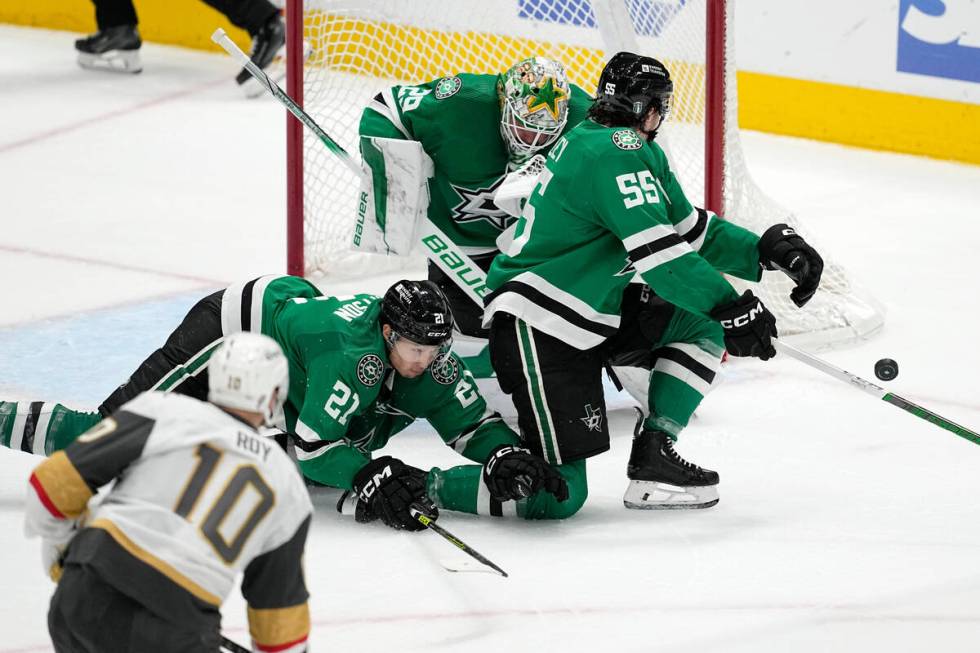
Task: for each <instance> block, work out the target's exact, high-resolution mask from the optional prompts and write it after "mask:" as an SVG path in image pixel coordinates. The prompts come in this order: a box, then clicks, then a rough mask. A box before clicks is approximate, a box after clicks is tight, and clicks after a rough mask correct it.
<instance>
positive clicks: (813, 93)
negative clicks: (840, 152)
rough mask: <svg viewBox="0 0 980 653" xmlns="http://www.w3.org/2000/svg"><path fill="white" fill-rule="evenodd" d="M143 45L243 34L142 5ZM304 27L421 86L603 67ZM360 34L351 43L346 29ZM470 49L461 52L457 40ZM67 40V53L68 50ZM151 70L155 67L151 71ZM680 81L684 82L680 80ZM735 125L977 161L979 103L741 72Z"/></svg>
mask: <svg viewBox="0 0 980 653" xmlns="http://www.w3.org/2000/svg"><path fill="white" fill-rule="evenodd" d="M137 11H138V13H139V18H140V33H141V35H142V36H143V38H144V40H147V41H153V42H157V43H168V44H173V45H181V46H184V47H189V48H195V49H201V50H209V51H218V47H217V46H216V45H215V44H213V43H212V42H211V40H210V35H211V33H212V32H213V31H214V30H215V28H217V27H224V28H225V29H226V30H227V31H228V33H229V34H230V35H231V37H232V39H233V40H234V41H235V42H236V43H237V44H238V45H239V46H240V47H242V48H243V49H245V50H246V51H247V50H248V48H249V38H248V35H247V34H246V33H245V32H244V31H242V30H240V29H237V28H234V27H232V26H231V25H230V24H229V23H228V21H227V19H226V18H225V17H224V16H222V15H221V14H220V13H218V12H217V11H215V10H213V9H211V8H210V7H208V6H207V5H205V4H204V3H203V2H200V1H198V0H141V1H140V2H138V3H137ZM0 22H7V23H14V24H19V25H31V26H36V27H46V28H52V29H64V30H71V31H75V32H91V31H94V29H95V14H94V9H93V6H92V5H91V4H89V3H88V2H84V1H82V0H74V1H73V2H65V0H33V1H32V2H28V3H24V2H7V3H2V4H0ZM305 22H306V28H307V34H309V33H310V28H311V27H313V26H317V25H323V24H327V25H328V28H327V30H326V31H325V32H323V35H322V37H321V40H320V42H318V43H314V44H313V45H314V52H319V53H329V54H327V55H321V57H320V59H319V60H317V58H316V54H314V59H313V60H312V61H311V62H310V63H311V64H312V65H325V66H328V67H330V68H335V69H339V70H349V71H357V72H359V73H361V74H371V75H375V76H378V77H385V78H392V77H393V75H392V71H393V70H396V69H397V70H402V71H404V70H410V71H412V75H411V77H412V78H413V79H417V80H419V81H423V80H426V81H427V80H430V79H435V78H438V77H441V76H443V75H446V74H449V73H455V72H462V71H466V72H483V73H497V72H502V71H504V70H506V69H507V68H508V67H510V66H511V65H512V64H513V63H515V62H516V61H518V60H519V59H521V58H522V57H525V56H528V55H531V54H542V55H545V56H550V57H553V58H555V59H559V60H560V61H562V63H564V64H565V66H566V67H567V68H568V70H569V77H570V79H571V80H572V81H573V82H575V83H576V84H579V85H580V86H582V87H583V88H585V89H586V90H588V91H592V90H594V87H595V81H596V80H597V78H598V76H599V71H600V70H601V68H602V65H603V63H604V57H603V55H602V54H601V53H600V51H598V50H595V49H591V48H584V47H569V46H564V45H561V44H552V43H548V42H546V41H537V40H533V39H526V38H517V37H510V36H502V35H497V34H489V33H477V32H468V33H465V34H463V33H454V32H440V31H437V30H423V29H420V28H413V27H403V26H400V25H394V24H388V23H380V22H372V21H366V20H358V19H350V18H343V19H339V20H336V19H333V17H331V16H329V15H328V14H325V13H324V12H315V11H314V12H309V14H308V15H307V17H306V20H305ZM355 26H356V27H358V29H360V30H362V34H360V35H359V37H358V39H357V40H352V39H350V38H349V37H350V34H351V32H350V29H351V28H353V27H355ZM464 39H466V43H467V45H466V46H465V47H462V43H463V40H464ZM70 47H71V44H70V42H67V41H66V48H70ZM665 63H666V64H667V66H668V68H670V69H671V72H672V75H673V77H674V78H675V80H676V83H675V94H676V96H677V97H676V101H675V103H674V106H675V110H676V112H675V113H674V115H673V119H676V120H682V121H683V120H690V119H691V117H692V116H690V115H689V114H690V111H691V110H690V109H683V108H682V107H685V106H699V105H700V102H697V103H693V102H692V100H695V99H699V98H697V97H694V96H692V97H685V95H691V94H695V95H697V94H699V93H700V91H699V90H695V89H699V88H700V86H701V84H700V83H692V82H699V80H700V79H701V78H702V77H703V67H702V66H698V65H691V64H680V63H678V62H671V61H665ZM151 65H152V64H151ZM686 80H690V82H687V81H686ZM738 84H739V124H740V126H741V127H742V128H744V129H754V130H759V131H764V132H771V133H776V134H785V135H790V136H798V137H801V138H809V139H815V140H822V141H830V142H835V143H843V144H846V145H854V146H857V147H864V148H869V149H877V150H887V151H892V152H904V153H908V154H918V155H924V156H931V157H936V158H940V159H952V160H957V161H965V162H969V163H975V164H980V105H977V104H967V103H962V102H953V101H948V100H937V99H933V98H924V97H919V96H914V95H904V94H900V93H892V92H887V91H874V90H868V89H861V88H856V87H851V86H843V85H838V84H829V83H824V82H812V81H806V80H799V79H792V78H788V77H779V76H775V75H766V74H762V73H752V72H739V73H738Z"/></svg>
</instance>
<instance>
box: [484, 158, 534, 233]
mask: <svg viewBox="0 0 980 653" xmlns="http://www.w3.org/2000/svg"><path fill="white" fill-rule="evenodd" d="M544 163H545V158H544V157H543V156H542V155H540V154H535V155H534V156H532V157H531V158H530V160H529V161H528V162H527V163H525V164H524V165H523V166H521V167H520V168H518V169H517V170H515V171H513V172H511V173H510V174H508V175H507V176H506V177H505V178H504V182H503V183H502V184H500V186H499V187H498V188H497V191H496V192H495V193H494V194H493V203H494V204H496V205H497V208H498V209H500V210H501V211H506V212H507V214H508V215H512V216H514V217H515V218H517V217H520V215H521V210H523V208H524V202H526V201H527V198H528V197H530V196H531V192H532V191H533V190H534V187H535V186H536V185H537V184H538V176H539V175H540V174H541V171H542V170H544Z"/></svg>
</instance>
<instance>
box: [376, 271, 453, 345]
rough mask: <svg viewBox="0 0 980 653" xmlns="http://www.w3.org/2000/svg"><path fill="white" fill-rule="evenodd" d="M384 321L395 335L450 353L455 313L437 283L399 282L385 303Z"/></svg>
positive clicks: (390, 289) (382, 303) (389, 293)
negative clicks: (435, 346)
mask: <svg viewBox="0 0 980 653" xmlns="http://www.w3.org/2000/svg"><path fill="white" fill-rule="evenodd" d="M381 321H382V323H383V324H388V325H390V326H391V330H392V332H393V334H394V336H395V337H396V338H397V337H402V338H406V339H408V340H411V341H412V342H414V343H416V344H419V345H438V346H439V347H442V348H444V350H445V352H448V351H449V347H450V346H451V345H452V339H453V312H452V310H451V309H450V308H449V301H448V300H447V299H446V295H445V294H443V292H442V289H441V288H439V286H437V285H436V284H435V282H433V281H407V280H403V281H399V282H398V283H396V284H395V285H393V286H392V287H391V288H389V289H388V292H386V293H385V296H384V299H382V300H381Z"/></svg>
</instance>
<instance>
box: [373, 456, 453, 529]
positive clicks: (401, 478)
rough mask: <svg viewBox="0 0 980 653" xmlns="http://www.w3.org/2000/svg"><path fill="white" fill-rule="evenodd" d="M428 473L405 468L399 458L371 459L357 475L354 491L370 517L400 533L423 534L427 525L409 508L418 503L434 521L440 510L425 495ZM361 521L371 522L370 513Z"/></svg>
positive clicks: (383, 457) (409, 467)
mask: <svg viewBox="0 0 980 653" xmlns="http://www.w3.org/2000/svg"><path fill="white" fill-rule="evenodd" d="M427 475H428V473H427V472H425V471H423V470H421V469H419V468H417V467H412V466H411V465H406V464H405V463H403V462H402V461H400V460H398V459H397V458H392V457H391V456H382V457H381V458H378V459H377V460H372V461H371V462H369V463H368V464H367V465H365V466H364V467H362V468H361V470H360V471H359V472H357V475H355V476H354V492H355V493H356V494H357V499H358V501H359V502H362V503H364V505H365V507H366V510H368V511H370V514H371V515H373V516H375V517H377V518H378V519H380V520H381V521H383V522H384V523H385V524H386V525H387V526H390V527H392V528H394V529H397V530H402V529H404V530H409V531H420V530H424V529H425V526H424V525H423V524H422V523H421V522H419V521H418V520H417V519H415V517H413V516H412V514H411V511H410V510H409V508H411V507H412V504H417V505H418V507H419V508H421V509H422V512H424V513H425V514H426V515H428V516H429V517H431V518H432V519H436V518H437V517H438V516H439V509H438V508H436V506H435V504H434V503H432V499H430V498H429V495H428V494H426V490H425V480H426V476H427ZM358 521H370V518H369V515H368V514H367V513H364V514H362V517H361V518H360V519H358Z"/></svg>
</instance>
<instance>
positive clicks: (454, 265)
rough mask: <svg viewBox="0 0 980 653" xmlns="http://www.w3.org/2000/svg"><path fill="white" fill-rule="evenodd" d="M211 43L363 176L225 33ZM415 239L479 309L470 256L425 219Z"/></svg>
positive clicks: (483, 285)
mask: <svg viewBox="0 0 980 653" xmlns="http://www.w3.org/2000/svg"><path fill="white" fill-rule="evenodd" d="M211 40H212V41H214V42H215V43H217V44H218V45H220V46H221V47H222V48H223V49H224V50H225V52H227V53H228V54H230V55H231V56H232V58H233V59H235V61H237V62H238V63H239V64H241V66H242V67H243V68H245V70H247V71H248V72H249V73H250V74H251V75H252V76H253V77H254V78H255V79H256V80H257V81H258V82H259V84H260V85H262V86H263V87H264V88H265V89H266V90H267V91H269V93H271V94H272V96H273V97H274V98H276V99H277V100H279V103H280V104H282V105H283V106H284V107H286V109H287V110H288V111H289V112H290V113H291V114H293V115H294V116H296V118H297V120H299V121H300V122H301V123H303V124H304V125H306V126H307V127H308V128H309V129H310V131H312V132H313V133H314V134H316V137H317V138H319V139H320V141H321V142H322V143H323V145H324V146H325V147H326V148H327V150H329V151H330V152H331V153H332V154H333V155H334V156H336V157H337V158H338V159H340V161H341V163H343V164H344V165H345V166H347V168H348V169H349V170H350V171H351V172H353V173H354V174H355V175H357V177H358V178H362V177H363V176H364V172H363V171H362V170H361V167H360V166H359V165H357V162H356V161H354V159H353V158H352V157H351V155H350V154H348V153H347V150H345V149H344V148H343V147H341V146H340V144H339V143H337V141H335V140H334V139H333V138H331V137H330V135H329V134H327V132H325V131H323V129H322V128H321V127H320V125H318V124H317V123H316V121H315V120H313V118H312V117H310V114H308V113H306V112H305V111H303V108H302V107H300V106H299V105H298V104H296V102H294V101H293V98H291V97H289V95H288V94H287V93H286V92H285V91H283V90H282V89H281V88H279V85H278V84H276V83H275V82H274V81H273V80H272V79H271V78H270V77H269V76H268V75H266V74H265V71H263V70H262V69H261V68H259V67H258V66H256V65H255V63H254V62H253V61H252V60H251V59H249V58H248V55H247V54H245V53H244V52H242V49H241V48H239V47H238V46H237V45H235V43H234V42H233V41H232V40H231V39H230V38H228V35H227V34H226V33H225V30H223V29H221V28H220V27H219V28H218V29H216V30H215V31H214V34H212V35H211ZM419 240H420V241H422V244H423V245H425V248H426V254H425V255H426V257H427V258H428V259H429V260H430V261H432V262H433V263H435V264H436V265H437V266H438V267H439V269H440V270H442V271H443V272H444V273H445V274H446V276H448V277H449V278H450V279H452V280H453V281H454V282H455V284H456V285H457V286H459V287H460V288H461V289H462V290H463V292H465V293H466V294H467V296H468V297H469V298H470V299H472V300H473V301H474V302H476V304H477V305H478V306H480V308H483V296H484V295H486V294H487V293H489V292H490V291H489V289H488V288H487V278H486V274H484V272H483V270H481V269H480V267H479V266H478V265H476V264H475V263H474V262H473V261H472V260H471V259H470V257H469V256H468V255H467V254H466V253H465V252H464V251H463V250H461V249H460V248H459V247H458V246H457V245H456V243H454V242H453V241H452V240H451V239H450V238H449V237H448V236H447V235H446V234H445V233H443V231H442V229H440V228H439V227H437V226H436V225H434V224H433V223H432V221H431V220H426V221H425V222H424V223H423V225H421V233H420V234H419Z"/></svg>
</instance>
